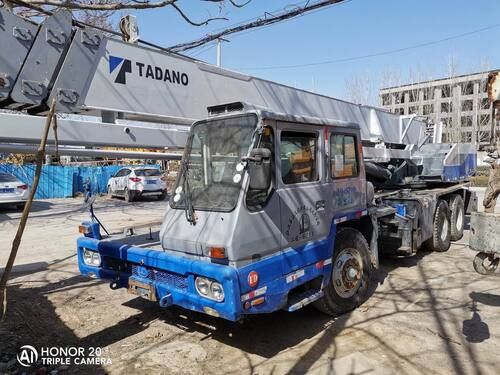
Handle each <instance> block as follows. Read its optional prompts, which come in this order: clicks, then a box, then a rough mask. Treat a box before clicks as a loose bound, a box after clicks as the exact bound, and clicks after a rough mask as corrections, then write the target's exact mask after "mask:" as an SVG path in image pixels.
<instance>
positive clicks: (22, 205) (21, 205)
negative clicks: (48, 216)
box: [16, 203, 26, 210]
mask: <svg viewBox="0 0 500 375" xmlns="http://www.w3.org/2000/svg"><path fill="white" fill-rule="evenodd" d="M24 206H26V203H19V204H16V208H17V209H18V210H24Z"/></svg>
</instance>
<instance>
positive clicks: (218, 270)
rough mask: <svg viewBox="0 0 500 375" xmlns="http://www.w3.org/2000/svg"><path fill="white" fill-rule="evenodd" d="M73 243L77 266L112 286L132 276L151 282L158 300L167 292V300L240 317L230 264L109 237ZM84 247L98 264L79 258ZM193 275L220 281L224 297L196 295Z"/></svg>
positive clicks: (235, 279)
mask: <svg viewBox="0 0 500 375" xmlns="http://www.w3.org/2000/svg"><path fill="white" fill-rule="evenodd" d="M77 245H78V266H79V268H80V272H81V273H82V274H83V275H86V276H90V277H96V278H99V279H106V280H111V281H115V282H116V284H115V285H116V287H123V288H127V287H128V285H129V279H132V280H135V281H137V282H140V283H143V284H148V285H151V287H152V288H154V292H155V293H156V299H157V300H158V301H161V300H162V298H163V297H166V296H168V300H169V304H173V305H178V306H181V307H184V308H186V309H190V310H194V311H198V312H202V313H205V314H210V315H214V316H220V317H222V318H225V319H228V320H233V321H236V320H239V319H240V318H241V315H242V306H241V302H240V287H239V281H238V273H237V271H236V269H234V268H232V267H229V266H223V265H219V264H213V263H208V262H203V261H199V260H192V259H187V258H183V257H179V256H174V255H170V254H167V253H165V252H162V251H157V250H151V249H143V248H138V247H133V246H129V245H121V246H117V245H116V244H113V243H112V241H99V240H97V239H94V238H89V237H81V238H79V239H78V241H77ZM84 248H86V249H89V250H93V251H97V252H99V253H100V255H101V259H102V264H101V266H100V267H94V266H89V265H86V264H85V263H84V262H83V249H84ZM196 276H203V277H206V278H210V279H213V280H215V281H217V282H219V283H220V284H222V286H223V288H224V301H222V302H216V301H213V300H210V299H208V298H205V297H202V296H200V295H199V294H198V292H197V291H196V288H195V283H194V281H195V277H196Z"/></svg>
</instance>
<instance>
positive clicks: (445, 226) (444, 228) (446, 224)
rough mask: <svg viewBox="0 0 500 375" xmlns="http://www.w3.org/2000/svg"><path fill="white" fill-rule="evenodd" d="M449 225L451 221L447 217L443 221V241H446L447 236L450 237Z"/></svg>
mask: <svg viewBox="0 0 500 375" xmlns="http://www.w3.org/2000/svg"><path fill="white" fill-rule="evenodd" d="M448 226H449V222H448V219H447V218H446V219H445V220H444V221H443V226H442V228H441V241H443V242H445V241H446V237H448Z"/></svg>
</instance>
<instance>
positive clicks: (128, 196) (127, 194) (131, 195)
mask: <svg viewBox="0 0 500 375" xmlns="http://www.w3.org/2000/svg"><path fill="white" fill-rule="evenodd" d="M123 196H124V197H125V202H132V201H133V200H134V193H131V192H130V190H129V189H127V188H125V191H124V192H123Z"/></svg>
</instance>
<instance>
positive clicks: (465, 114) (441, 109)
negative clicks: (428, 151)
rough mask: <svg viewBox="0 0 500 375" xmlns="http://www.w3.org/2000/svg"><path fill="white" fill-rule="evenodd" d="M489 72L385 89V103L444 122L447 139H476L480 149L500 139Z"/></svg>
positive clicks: (393, 108) (382, 92)
mask: <svg viewBox="0 0 500 375" xmlns="http://www.w3.org/2000/svg"><path fill="white" fill-rule="evenodd" d="M489 73H490V72H483V73H475V74H468V75H462V76H455V77H451V78H443V79H437V80H432V81H424V82H418V83H412V84H407V85H402V86H397V87H388V88H383V89H381V90H380V100H381V105H382V107H384V108H385V109H388V110H390V111H391V112H394V113H398V114H402V115H410V114H414V113H416V114H419V115H424V116H428V117H429V118H430V119H431V120H432V121H433V122H435V123H438V122H442V123H443V125H444V126H443V141H448V142H472V143H473V144H475V145H476V146H477V147H478V148H480V147H481V146H484V145H487V144H490V142H491V141H492V140H498V139H499V138H500V127H499V125H498V122H497V121H496V118H495V116H494V112H493V111H494V110H493V106H492V105H491V104H490V102H489V101H488V75H489Z"/></svg>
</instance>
